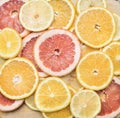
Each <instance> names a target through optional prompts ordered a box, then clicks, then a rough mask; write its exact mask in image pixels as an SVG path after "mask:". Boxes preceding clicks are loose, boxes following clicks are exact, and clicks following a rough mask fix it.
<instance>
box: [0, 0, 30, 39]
mask: <svg viewBox="0 0 120 118" xmlns="http://www.w3.org/2000/svg"><path fill="white" fill-rule="evenodd" d="M23 4H24V2H23V1H22V0H2V1H0V29H1V30H2V29H4V28H6V27H9V28H13V29H15V30H16V31H18V32H19V33H20V36H21V37H24V36H26V35H27V34H28V33H29V32H28V31H27V30H26V29H24V27H23V26H22V25H21V23H20V21H19V11H20V8H21V6H22V5H23Z"/></svg>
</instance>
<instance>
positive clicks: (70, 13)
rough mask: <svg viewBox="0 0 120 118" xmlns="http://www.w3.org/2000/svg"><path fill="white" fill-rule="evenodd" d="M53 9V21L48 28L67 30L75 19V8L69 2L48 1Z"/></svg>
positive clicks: (63, 0) (66, 0)
mask: <svg viewBox="0 0 120 118" xmlns="http://www.w3.org/2000/svg"><path fill="white" fill-rule="evenodd" d="M48 2H49V3H50V5H51V6H52V7H53V10H54V16H55V19H54V21H53V23H52V25H51V26H50V28H51V29H52V28H63V29H69V28H70V26H71V25H72V23H73V21H74V18H75V8H74V5H73V3H72V1H71V0H48Z"/></svg>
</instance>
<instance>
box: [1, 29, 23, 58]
mask: <svg viewBox="0 0 120 118" xmlns="http://www.w3.org/2000/svg"><path fill="white" fill-rule="evenodd" d="M21 44H22V40H21V37H20V36H19V34H18V33H17V32H16V31H15V30H13V29H11V28H4V29H3V30H2V31H1V32H0V56H1V57H2V58H5V59H7V58H12V57H15V56H17V55H18V53H19V52H20V49H21Z"/></svg>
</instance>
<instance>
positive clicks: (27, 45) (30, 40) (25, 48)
mask: <svg viewBox="0 0 120 118" xmlns="http://www.w3.org/2000/svg"><path fill="white" fill-rule="evenodd" d="M41 34H42V33H31V34H29V35H28V36H27V37H25V38H24V39H23V42H22V50H21V54H20V56H21V57H25V58H27V59H29V60H30V61H32V63H33V64H34V65H35V67H36V68H37V70H38V74H39V76H40V77H46V76H47V74H46V73H44V72H42V71H41V69H40V68H39V66H38V65H37V64H36V62H35V59H34V54H33V48H34V44H35V42H36V40H37V38H38V37H39V36H40V35H41Z"/></svg>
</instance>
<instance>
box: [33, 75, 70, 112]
mask: <svg viewBox="0 0 120 118" xmlns="http://www.w3.org/2000/svg"><path fill="white" fill-rule="evenodd" d="M70 99H71V94H70V91H69V88H68V87H67V85H66V84H65V83H64V82H63V81H62V80H61V79H59V78H57V77H49V78H46V79H45V80H44V81H42V82H41V83H40V84H39V86H38V89H37V91H36V94H35V104H36V106H37V108H38V109H39V110H40V111H42V112H53V111H58V110H61V109H63V108H65V107H67V106H68V105H69V103H70Z"/></svg>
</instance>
